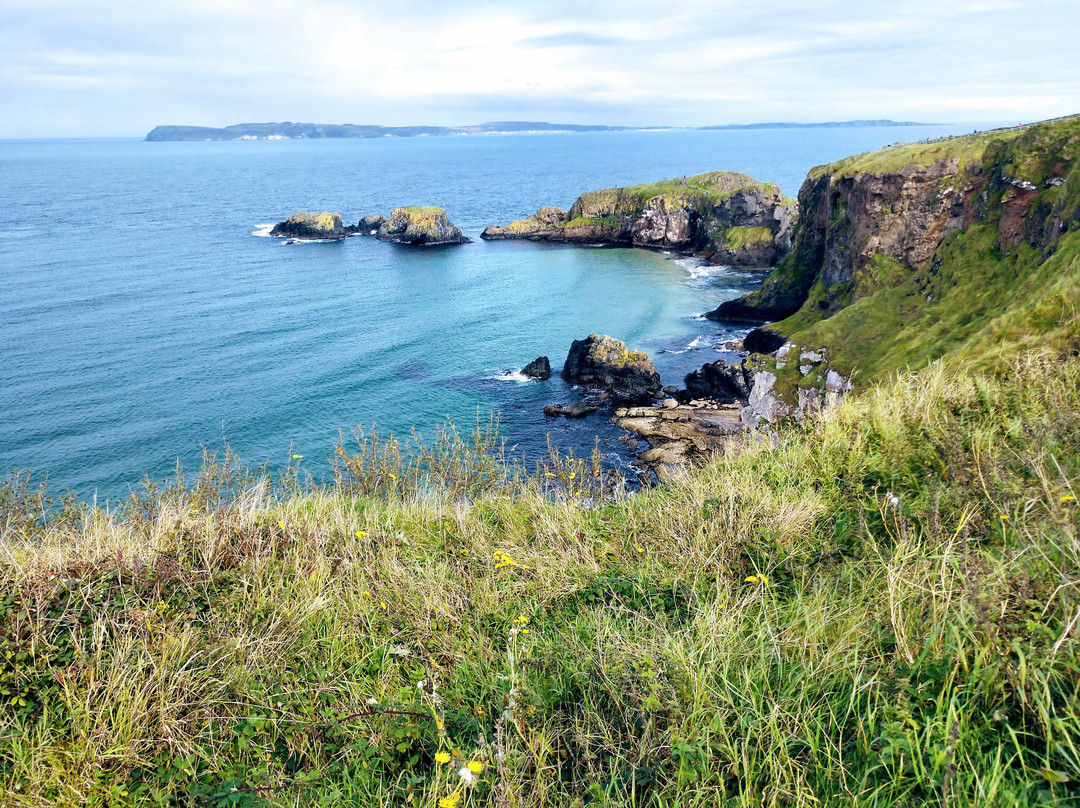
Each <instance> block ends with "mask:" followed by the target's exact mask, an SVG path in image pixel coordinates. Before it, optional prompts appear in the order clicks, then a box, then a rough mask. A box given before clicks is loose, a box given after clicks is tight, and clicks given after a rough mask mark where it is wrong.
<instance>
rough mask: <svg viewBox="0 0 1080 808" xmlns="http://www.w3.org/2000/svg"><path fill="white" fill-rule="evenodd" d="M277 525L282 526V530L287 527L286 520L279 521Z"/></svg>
mask: <svg viewBox="0 0 1080 808" xmlns="http://www.w3.org/2000/svg"><path fill="white" fill-rule="evenodd" d="M277 526H278V527H280V528H281V529H282V530H284V529H285V523H284V522H278V523H277Z"/></svg>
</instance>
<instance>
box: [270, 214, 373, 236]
mask: <svg viewBox="0 0 1080 808" xmlns="http://www.w3.org/2000/svg"><path fill="white" fill-rule="evenodd" d="M352 232H353V231H352V230H351V229H350V228H347V227H346V226H345V224H344V222H343V221H342V219H341V214H340V213H328V212H326V211H323V212H322V213H308V212H307V211H300V212H299V213H294V214H293V215H292V216H290V217H289V218H288V219H286V220H285V221H283V222H278V223H277V224H276V225H274V228H273V230H271V231H270V235H271V236H288V237H290V238H302V239H321V240H327V241H329V240H336V239H343V238H345V237H346V236H349V235H352Z"/></svg>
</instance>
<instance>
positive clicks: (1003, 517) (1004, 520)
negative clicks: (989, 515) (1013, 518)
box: [1000, 513, 1009, 522]
mask: <svg viewBox="0 0 1080 808" xmlns="http://www.w3.org/2000/svg"><path fill="white" fill-rule="evenodd" d="M1000 518H1001V521H1002V522H1008V521H1009V514H1007V513H1003V514H1001V517H1000Z"/></svg>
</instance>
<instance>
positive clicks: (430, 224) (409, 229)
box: [375, 207, 469, 247]
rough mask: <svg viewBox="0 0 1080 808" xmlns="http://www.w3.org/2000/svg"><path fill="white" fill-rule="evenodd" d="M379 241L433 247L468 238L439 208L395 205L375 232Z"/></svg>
mask: <svg viewBox="0 0 1080 808" xmlns="http://www.w3.org/2000/svg"><path fill="white" fill-rule="evenodd" d="M375 237H376V238H377V239H379V241H392V242H395V243H397V244H411V245H415V246H424V247H433V246H438V245H441V244H465V243H467V242H468V241H469V240H468V239H467V238H465V236H464V235H462V233H461V231H460V230H459V229H458V228H457V227H455V226H454V224H453V223H452V222H451V221H450V219H449V218H448V217H447V215H446V211H445V210H443V209H442V208H435V207H411V208H394V209H393V210H392V211H391V212H390V218H389V219H387V220H386V221H385V222H383V223H382V225H381V226H380V227H379V232H378V233H377V234H376V235H375Z"/></svg>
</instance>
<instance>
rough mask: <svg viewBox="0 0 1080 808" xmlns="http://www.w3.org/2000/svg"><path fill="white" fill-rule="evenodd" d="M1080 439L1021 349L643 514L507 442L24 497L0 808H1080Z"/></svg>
mask: <svg viewBox="0 0 1080 808" xmlns="http://www.w3.org/2000/svg"><path fill="white" fill-rule="evenodd" d="M1078 436H1080V360H1078V359H1077V358H1076V357H1071V356H1069V357H1066V358H1064V359H1061V358H1060V357H1059V356H1058V355H1052V354H1026V355H1024V356H1023V357H1020V358H1018V359H1016V360H1015V361H1014V362H1013V363H1012V364H1011V365H1010V366H1008V367H1007V368H1004V369H1003V371H1002V372H1000V373H997V374H994V375H987V374H984V373H975V372H973V371H971V370H969V369H966V368H965V367H959V368H958V367H956V366H948V367H946V366H944V365H934V366H932V367H930V368H928V369H926V370H924V371H922V372H920V373H918V374H908V375H904V376H902V377H901V378H899V379H898V380H896V381H894V382H892V383H890V384H888V385H886V386H881V387H878V388H873V389H870V390H867V391H866V392H864V393H863V394H862V395H861V396H859V397H857V398H849V399H848V400H847V401H846V402H845V403H844V404H843V405H842V406H840V407H838V408H836V409H834V410H832V411H829V412H828V413H827V414H826V415H825V416H824V417H822V418H820V419H818V420H814V421H813V422H812V423H810V424H809V425H807V426H805V427H795V426H792V427H789V428H784V429H781V430H780V431H779V432H778V433H777V434H776V436H775V440H762V441H754V440H749V441H747V442H746V443H745V444H744V445H743V446H742V447H741V448H740V449H739V450H738V451H730V452H728V453H727V454H725V455H723V456H721V457H718V458H717V459H716V461H715V462H714V463H712V464H710V465H708V466H707V467H704V468H701V469H698V470H695V471H694V472H693V473H691V474H689V475H687V476H686V477H685V478H684V479H682V480H680V481H677V482H676V483H674V484H672V485H670V486H667V487H664V488H662V489H655V490H649V491H645V492H642V493H640V494H637V495H633V496H625V495H623V494H620V493H619V491H618V489H614V490H613V489H611V488H610V487H609V486H608V485H607V483H606V482H605V481H604V480H603V479H602V477H601V476H600V470H599V468H598V467H597V466H595V465H593V464H592V463H590V462H589V461H584V460H575V459H572V458H571V459H568V458H559V457H557V456H553V457H552V458H549V459H548V460H546V461H545V463H544V464H543V465H542V466H541V468H539V469H538V470H537V472H536V473H535V474H533V475H531V476H525V475H524V474H522V473H521V470H520V469H515V468H512V467H507V466H506V465H505V464H504V463H503V462H502V461H501V458H500V456H499V451H498V446H499V444H498V440H497V437H496V435H495V432H494V429H493V428H489V427H488V426H485V427H484V428H478V429H477V431H476V432H474V433H473V434H472V435H471V436H459V435H458V434H457V433H456V432H455V431H453V430H447V431H445V432H443V433H442V434H441V435H440V436H439V437H438V438H437V439H436V440H435V442H434V443H433V444H432V445H428V446H425V445H424V444H422V443H418V442H416V441H414V442H412V443H411V445H407V444H405V443H399V442H398V441H395V440H392V439H383V438H381V437H378V436H372V435H362V434H358V435H357V436H356V440H355V441H352V442H350V443H349V444H348V445H346V444H345V443H343V444H342V445H341V447H340V448H339V451H338V453H337V455H336V458H335V462H336V470H337V473H336V479H335V482H334V483H333V484H332V485H329V486H327V487H324V488H313V487H311V486H310V485H309V484H305V483H304V482H303V475H302V474H301V473H300V471H299V469H298V468H296V467H293V468H291V469H289V470H288V471H287V472H286V473H285V474H284V475H283V476H281V477H277V478H271V477H270V476H269V475H268V474H267V473H266V472H264V471H257V470H256V471H252V470H248V469H246V468H245V467H244V466H243V465H242V464H241V463H239V461H238V460H237V459H236V458H234V457H232V456H230V455H228V454H226V455H225V456H222V457H215V456H208V458H207V462H206V464H205V465H204V468H203V469H202V471H201V472H200V473H199V474H198V475H197V476H196V477H194V478H192V479H184V478H182V477H180V478H178V479H176V480H174V481H172V483H171V484H170V485H167V486H164V487H150V488H148V489H147V490H146V491H144V492H143V493H141V494H140V495H138V496H135V497H133V499H132V500H131V502H130V503H128V506H127V507H126V508H125V509H124V510H123V512H118V513H111V514H110V513H105V512H103V511H101V510H100V509H95V508H92V507H90V506H86V505H81V504H79V503H75V502H72V501H69V500H68V501H58V502H50V501H49V499H48V492H47V491H46V490H44V489H42V488H40V487H36V486H35V485H33V484H32V482H31V480H30V479H29V477H27V476H25V475H17V476H13V477H10V478H9V479H8V480H7V481H6V482H5V483H4V484H3V485H2V486H0V506H2V519H3V521H2V522H0V528H2V530H3V534H2V545H0V546H2V548H3V552H2V553H0V559H2V561H0V578H2V580H3V582H4V585H3V588H2V589H0V625H2V627H3V628H2V632H0V643H2V647H0V691H2V693H3V700H2V703H0V803H3V804H5V805H12V806H16V805H17V806H45V805H50V806H52V805H61V806H64V805H109V806H122V805H192V804H200V805H282V806H300V805H305V806H306V805H319V804H322V805H332V806H359V805H365V806H366V805H385V804H405V805H424V806H433V805H436V804H438V801H439V800H449V801H450V803H446V804H451V803H453V802H454V798H453V796H452V795H453V794H454V793H457V794H459V797H458V804H461V805H495V806H510V805H522V806H541V805H544V806H546V805H567V806H584V805H586V804H587V805H597V806H600V805H620V806H622V805H628V806H629V805H635V806H637V805H642V806H644V805H650V806H661V805H662V806H669V805H671V806H675V805H678V806H694V805H731V806H762V805H768V806H780V805H784V806H852V805H860V806H861V805H867V806H869V805H912V806H914V805H924V804H942V805H949V806H967V805H972V806H974V805H978V806H995V805H1002V806H1004V805H1009V806H1013V805H1036V804H1055V803H1057V804H1067V803H1068V804H1071V803H1073V802H1074V801H1075V800H1076V798H1077V796H1078V792H1077V783H1078V782H1080V749H1078V748H1077V740H1078V738H1080V707H1078V705H1080V701H1078V693H1077V688H1078V685H1080V644H1078V642H1077V640H1076V636H1075V633H1076V630H1077V619H1076V615H1077V614H1080V593H1078V592H1077V584H1076V581H1077V570H1078V562H1080V558H1078V550H1080V545H1078V543H1077V523H1078V513H1077V506H1078V503H1077V500H1076V499H1075V497H1076V495H1077V494H1080V492H1078V491H1077V490H1076V489H1077V486H1078V484H1080V451H1078V449H1080V446H1078V443H1080V438H1078ZM446 758H449V761H450V762H448V763H440V762H439V761H440V760H444V759H446ZM469 762H472V763H474V764H475V765H474V767H475V768H478V769H480V772H479V774H478V775H477V776H476V777H475V781H474V782H473V783H471V784H465V783H464V782H463V780H462V779H461V778H460V776H459V774H458V773H457V772H458V770H459V769H461V768H462V767H463V766H464V765H465V764H467V763H469Z"/></svg>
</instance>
